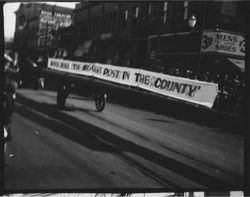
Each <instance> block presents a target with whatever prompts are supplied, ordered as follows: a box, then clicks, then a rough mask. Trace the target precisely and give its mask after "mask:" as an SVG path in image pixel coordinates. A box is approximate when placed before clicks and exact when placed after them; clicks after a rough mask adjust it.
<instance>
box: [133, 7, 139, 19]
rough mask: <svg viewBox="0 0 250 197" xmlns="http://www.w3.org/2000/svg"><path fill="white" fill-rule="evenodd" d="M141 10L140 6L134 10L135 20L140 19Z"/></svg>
mask: <svg viewBox="0 0 250 197" xmlns="http://www.w3.org/2000/svg"><path fill="white" fill-rule="evenodd" d="M139 9H140V7H139V6H136V7H135V9H134V15H133V16H134V18H138V17H139Z"/></svg>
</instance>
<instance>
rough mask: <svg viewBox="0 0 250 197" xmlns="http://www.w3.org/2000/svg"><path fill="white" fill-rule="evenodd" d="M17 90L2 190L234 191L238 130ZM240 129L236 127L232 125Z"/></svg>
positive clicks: (239, 160) (239, 178) (239, 168)
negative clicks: (61, 105)
mask: <svg viewBox="0 0 250 197" xmlns="http://www.w3.org/2000/svg"><path fill="white" fill-rule="evenodd" d="M66 106H67V108H66V109H65V110H58V109H57V107H56V92H54V91H48V90H37V91H36V90H30V89H21V90H18V95H17V102H16V112H15V113H14V115H13V118H12V119H13V122H12V141H11V142H10V143H8V146H7V152H6V154H5V162H6V166H5V187H6V189H14V190H15V189H62V188H63V189H67V188H73V189H88V188H200V189H206V188H230V189H232V188H238V187H241V186H242V184H243V174H244V173H243V155H244V152H243V146H244V137H243V135H242V134H240V133H238V132H231V131H230V132H229V131H227V130H223V129H221V128H215V127H209V126H205V125H202V124H198V123H195V122H190V121H189V122H188V121H184V120H180V119H175V118H173V117H170V116H166V115H163V114H161V113H156V112H152V111H147V110H144V109H137V108H131V107H128V106H126V105H121V104H117V103H112V102H109V100H108V103H107V105H106V108H105V109H104V111H103V112H101V113H99V112H96V110H95V107H94V101H93V100H91V99H90V98H85V97H79V96H77V95H70V96H69V98H68V99H67V104H66ZM236 129H237V128H236Z"/></svg>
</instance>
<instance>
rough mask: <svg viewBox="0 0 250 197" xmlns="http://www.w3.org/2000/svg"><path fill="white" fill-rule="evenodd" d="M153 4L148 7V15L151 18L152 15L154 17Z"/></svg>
mask: <svg viewBox="0 0 250 197" xmlns="http://www.w3.org/2000/svg"><path fill="white" fill-rule="evenodd" d="M152 6H153V5H152V3H150V4H149V5H148V15H149V16H150V15H152Z"/></svg>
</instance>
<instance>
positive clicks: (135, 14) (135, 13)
mask: <svg viewBox="0 0 250 197" xmlns="http://www.w3.org/2000/svg"><path fill="white" fill-rule="evenodd" d="M139 13H140V7H139V6H135V7H134V8H133V19H132V26H136V24H137V22H138V20H139Z"/></svg>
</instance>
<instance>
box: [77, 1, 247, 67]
mask: <svg viewBox="0 0 250 197" xmlns="http://www.w3.org/2000/svg"><path fill="white" fill-rule="evenodd" d="M244 5H245V4H244V2H242V1H239V2H238V1H232V2H226V1H209V2H208V1H205V2H200V1H198V2H197V1H177V2H174V1H165V2H163V1H160V2H157V1H156V2H145V1H144V2H82V3H79V4H78V5H77V6H76V9H75V10H74V19H73V20H74V30H73V31H72V34H73V35H74V36H73V37H74V41H73V42H72V45H73V47H72V58H73V59H78V60H82V61H97V62H102V63H108V64H119V65H123V66H128V67H139V68H145V69H150V70H157V71H161V70H167V69H169V68H170V67H177V66H180V65H181V66H183V67H185V68H190V69H194V70H197V68H198V66H197V65H202V66H200V67H202V68H204V69H210V68H211V69H217V67H218V68H219V67H221V69H222V70H223V69H227V67H226V66H225V65H224V64H227V63H228V64H230V61H227V60H225V57H226V58H227V57H231V58H235V57H236V58H238V59H237V60H239V61H241V60H243V59H244V55H234V54H229V53H220V52H218V51H214V53H213V52H212V53H211V52H210V53H206V52H204V51H202V52H201V44H202V42H205V41H203V40H202V34H201V33H202V32H204V31H205V30H212V32H213V33H212V34H216V32H221V33H220V34H219V36H228V37H232V36H235V33H236V34H237V35H239V36H241V37H240V38H238V39H241V40H242V39H243V40H244V33H245V31H246V17H245V16H246V13H245V6H244ZM192 16H193V17H194V18H195V25H194V26H193V27H192V26H190V23H189V21H190V18H191V17H192ZM225 32H226V33H225ZM227 33H229V34H227ZM230 33H231V34H230ZM224 34H227V35H224ZM216 35H217V34H216ZM230 44H232V43H230ZM241 44H242V45H244V41H243V42H242V43H241ZM208 60H211V61H209V63H208ZM211 64H213V65H216V66H209V65H211ZM223 65H224V66H223ZM235 66H236V68H234V67H235ZM214 67H216V68H214ZM238 67H239V64H238ZM198 69H200V68H198ZM235 69H236V70H237V69H238V68H237V65H236V64H235V63H231V65H230V66H228V70H232V71H235Z"/></svg>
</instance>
